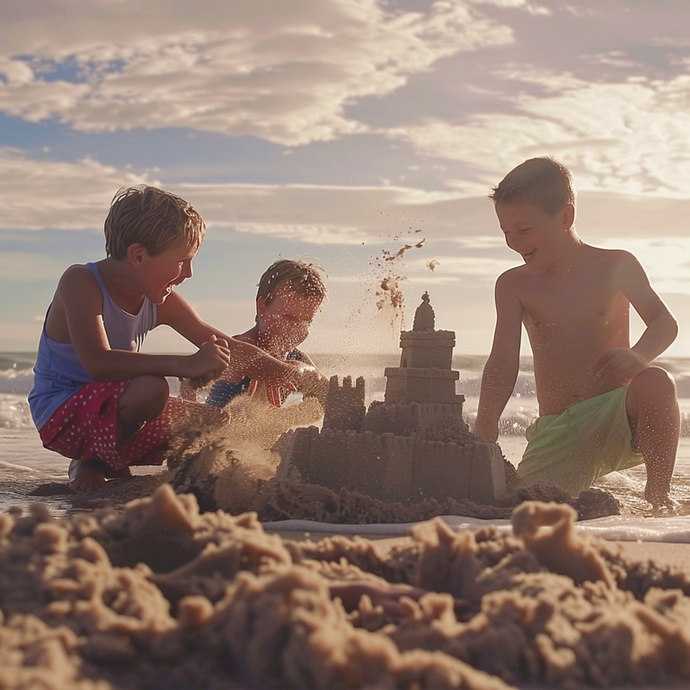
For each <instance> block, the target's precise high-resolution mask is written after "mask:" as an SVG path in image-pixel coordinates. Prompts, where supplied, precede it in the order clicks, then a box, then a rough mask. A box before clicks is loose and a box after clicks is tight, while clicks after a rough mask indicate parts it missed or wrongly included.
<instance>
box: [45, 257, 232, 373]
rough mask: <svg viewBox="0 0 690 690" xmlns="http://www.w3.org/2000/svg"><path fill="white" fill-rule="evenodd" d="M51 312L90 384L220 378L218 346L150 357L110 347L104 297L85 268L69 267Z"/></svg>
mask: <svg viewBox="0 0 690 690" xmlns="http://www.w3.org/2000/svg"><path fill="white" fill-rule="evenodd" d="M53 309H55V310H56V322H57V323H56V328H59V323H60V322H61V323H63V324H66V330H67V333H66V334H62V333H61V334H60V335H65V336H66V335H67V334H68V337H69V342H71V343H72V346H73V347H74V350H75V352H76V354H77V357H78V358H79V361H80V362H81V364H82V366H83V367H84V369H85V370H86V373H87V374H88V375H89V376H90V377H91V378H93V379H94V380H95V381H117V380H120V379H127V378H132V377H134V376H141V375H145V374H150V375H157V376H182V377H190V378H194V377H209V378H212V377H215V376H218V375H220V373H221V372H222V371H223V369H224V367H225V366H226V364H227V361H228V359H229V353H228V351H227V348H225V347H224V345H223V343H215V342H209V343H207V344H206V345H205V346H204V347H203V348H202V349H200V350H199V352H197V353H195V354H194V355H151V354H144V353H141V352H129V351H126V350H114V349H111V347H110V343H109V342H108V336H107V334H106V331H105V327H104V325H103V315H102V312H103V295H102V292H101V289H100V286H99V285H98V282H97V281H96V278H95V277H94V275H93V273H92V272H91V271H90V270H89V269H88V268H87V267H85V266H79V265H77V266H72V267H70V268H68V269H67V271H65V273H64V274H63V276H62V278H61V279H60V283H59V285H58V289H57V291H56V293H55V299H54V300H53V306H52V307H51V312H52V311H53ZM62 314H64V320H63V318H62ZM50 316H51V315H50V314H49V318H50ZM61 342H64V340H61Z"/></svg>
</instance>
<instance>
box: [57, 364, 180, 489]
mask: <svg viewBox="0 0 690 690" xmlns="http://www.w3.org/2000/svg"><path fill="white" fill-rule="evenodd" d="M168 394H169V389H168V382H167V381H166V380H165V379H164V378H163V377H161V376H137V377H136V378H133V379H132V380H131V381H130V382H129V383H128V384H127V387H126V388H125V390H124V391H123V392H122V395H121V396H120V398H119V400H118V404H117V424H118V426H119V427H120V432H121V433H119V434H118V440H117V444H116V449H117V450H118V451H121V450H122V448H123V447H124V446H125V444H126V443H127V442H128V441H129V440H130V439H131V438H132V437H133V436H134V435H135V434H136V433H137V431H139V429H141V427H142V426H143V425H144V424H145V423H146V422H147V421H149V420H150V419H155V417H157V416H158V415H160V413H161V412H162V411H163V409H164V408H165V403H166V402H167V400H168ZM104 470H105V468H104V464H103V462H102V461H101V460H94V461H92V460H72V462H70V465H69V470H68V473H67V474H68V477H69V482H68V485H69V487H70V488H71V489H72V490H73V491H77V492H80V491H96V489H100V488H101V487H102V486H103V485H104V484H105V471H104ZM111 476H112V475H111Z"/></svg>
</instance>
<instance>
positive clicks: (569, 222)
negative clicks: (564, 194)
mask: <svg viewBox="0 0 690 690" xmlns="http://www.w3.org/2000/svg"><path fill="white" fill-rule="evenodd" d="M561 214H562V215H561V219H562V221H563V229H564V230H570V228H572V227H573V223H574V222H575V206H573V204H566V205H565V206H564V207H563V210H562V211H561Z"/></svg>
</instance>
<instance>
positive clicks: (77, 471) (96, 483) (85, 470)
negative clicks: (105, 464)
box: [67, 460, 105, 493]
mask: <svg viewBox="0 0 690 690" xmlns="http://www.w3.org/2000/svg"><path fill="white" fill-rule="evenodd" d="M98 464H99V463H92V462H90V461H89V460H72V461H71V462H70V464H69V469H68V470H67V476H68V477H69V482H67V486H69V488H70V489H72V491H74V492H75V493H79V492H81V491H87V492H91V491H96V489H100V488H101V487H102V486H103V485H104V484H105V476H104V475H103V470H102V469H101V468H100V467H99V466H98Z"/></svg>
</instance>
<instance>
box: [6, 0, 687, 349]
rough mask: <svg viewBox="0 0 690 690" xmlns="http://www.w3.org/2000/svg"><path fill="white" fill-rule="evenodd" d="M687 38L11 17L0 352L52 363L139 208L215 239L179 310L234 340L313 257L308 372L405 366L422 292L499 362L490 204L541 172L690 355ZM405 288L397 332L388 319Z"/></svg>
mask: <svg viewBox="0 0 690 690" xmlns="http://www.w3.org/2000/svg"><path fill="white" fill-rule="evenodd" d="M689 25H690V3H685V2H683V1H682V0H676V1H671V0H655V1H654V2H649V1H648V0H628V1H624V0H620V1H619V0H583V1H580V0H573V1H566V2H560V1H559V0H541V1H535V2H531V1H529V0H436V1H433V0H233V1H232V2H218V1H217V0H166V1H163V0H147V2H145V3H142V2H134V1H132V0H25V1H24V2H21V3H18V2H16V0H0V257H1V260H0V350H3V351H25V350H28V351H33V350H35V349H36V346H37V342H38V338H39V335H40V329H41V324H42V321H43V317H44V314H45V310H46V308H47V306H48V304H49V303H50V300H51V298H52V295H53V292H54V290H55V286H56V284H57V281H58V279H59V277H60V275H61V274H62V272H63V271H64V269H65V268H66V267H67V266H69V265H71V264H74V263H84V262H87V261H97V260H99V259H101V258H103V257H104V256H105V254H104V241H103V230H102V228H103V220H104V218H105V216H106V215H107V212H108V207H109V204H110V200H111V199H112V197H113V196H114V194H115V193H116V192H117V190H118V189H119V188H120V187H121V186H124V185H131V184H139V183H146V184H152V185H156V186H160V187H162V188H164V189H167V190H169V191H171V192H174V193H176V194H179V195H180V196H182V197H184V198H185V199H187V200H188V201H190V202H191V203H192V204H193V205H194V206H195V207H196V208H197V209H198V210H199V212H200V213H201V214H202V216H203V217H204V219H205V220H206V223H207V225H208V232H207V234H206V238H205V240H204V243H203V245H202V248H201V250H200V252H199V255H198V256H197V257H196V259H195V260H194V265H193V268H194V276H193V278H192V279H190V280H188V281H187V282H185V283H184V284H183V285H182V286H180V287H179V288H178V289H179V291H180V293H181V294H183V295H184V296H185V297H186V298H187V299H188V300H189V301H190V302H191V303H192V305H193V306H194V307H195V308H196V309H197V311H198V312H199V314H200V315H201V317H202V318H203V319H205V320H206V321H208V322H209V323H212V324H213V325H215V326H217V327H218V328H221V329H222V330H224V331H225V332H228V333H231V334H232V333H238V332H242V331H244V330H246V329H247V328H249V327H250V326H251V325H252V323H253V316H254V299H255V293H256V285H257V283H258V280H259V277H260V275H261V274H262V273H263V271H264V270H265V269H266V268H267V267H268V265H269V264H270V263H272V262H273V261H274V260H276V259H277V258H279V257H284V258H292V259H294V258H301V259H305V260H310V261H316V262H317V263H319V264H321V265H322V266H323V268H324V270H325V273H326V274H327V276H328V279H327V282H328V287H329V291H330V298H329V301H328V302H327V303H326V304H325V305H324V308H323V311H322V313H321V314H320V315H319V316H318V317H317V320H316V321H315V323H314V326H313V329H312V334H311V335H310V337H309V340H308V341H307V343H306V344H305V350H306V351H307V352H313V353H318V352H337V351H347V352H393V351H395V350H396V348H397V339H398V331H399V329H400V328H401V327H405V328H410V327H411V320H412V316H413V313H414V309H415V307H416V306H417V304H419V301H420V297H421V295H422V293H423V292H424V291H428V292H429V294H430V296H431V303H432V305H433V307H434V309H435V311H436V327H437V328H441V329H446V330H454V331H455V332H456V341H457V344H456V350H455V351H456V353H467V354H486V353H488V351H489V348H490V345H491V337H492V332H493V326H494V307H493V285H494V282H495V280H496V277H497V276H498V275H499V274H500V273H501V272H502V271H504V270H506V269H508V268H510V267H512V266H515V265H518V264H519V263H520V262H521V261H522V260H521V258H520V257H519V256H518V255H517V254H515V253H513V252H511V251H510V250H509V249H507V248H506V247H505V244H504V242H503V237H502V233H501V231H500V229H499V227H498V223H497V221H496V218H495V214H494V211H493V207H492V203H491V201H490V200H488V199H487V194H489V193H490V191H491V188H492V187H493V186H495V185H496V184H498V182H499V181H500V180H501V179H502V178H503V176H504V175H505V174H506V173H507V172H508V171H509V170H511V169H512V168H513V167H515V166H516V165H518V164H519V163H521V162H522V161H523V160H525V159H527V158H531V157H534V156H540V155H551V156H555V157H556V158H557V159H558V160H560V161H561V162H563V163H564V164H565V165H567V166H568V167H569V168H570V170H571V171H572V173H573V176H574V179H575V183H576V187H577V191H578V216H577V221H576V228H577V231H578V233H579V235H580V237H581V238H582V239H583V240H585V241H586V242H589V243H591V244H594V245H597V246H602V247H607V248H613V247H617V248H623V249H628V250H630V251H633V252H634V253H635V254H636V256H637V257H638V258H639V259H640V261H641V263H642V264H643V266H644V267H645V269H646V270H647V273H648V275H649V277H650V279H651V281H652V283H653V285H654V286H655V288H656V289H657V291H658V292H659V293H660V294H661V296H662V298H663V299H664V300H665V301H666V302H667V304H668V305H669V307H670V308H671V309H672V311H673V312H674V314H675V315H676V317H677V318H678V320H679V323H680V335H679V338H678V340H677V341H676V343H674V344H673V345H672V346H671V348H670V350H669V351H668V353H669V354H671V355H674V356H683V357H685V356H690V334H689V333H690V330H689V329H688V327H689V326H690V271H689V270H688V265H689V261H690V258H689V257H690V251H689V250H690V233H689V232H688V221H687V219H688V217H689V216H690V191H689V190H690V38H689V37H688V33H687V27H688V26H689ZM422 240H423V242H422ZM408 244H409V245H412V247H411V248H410V249H409V250H406V251H404V252H403V253H402V255H401V256H400V257H399V258H398V259H396V260H394V261H386V260H385V259H386V258H389V257H391V256H394V255H396V254H397V253H398V252H399V251H400V250H401V249H404V247H405V246H406V245H408ZM417 244H421V246H420V247H416V246H415V245H417ZM389 272H390V273H391V274H392V275H394V276H396V277H399V278H400V281H399V285H400V288H401V290H402V292H403V294H404V297H405V316H404V318H401V317H400V315H399V314H397V313H395V312H394V311H393V310H392V308H389V306H388V305H387V303H385V302H386V301H385V300H384V307H383V308H381V309H379V308H378V307H377V302H380V301H381V295H380V294H377V293H380V292H381V290H380V283H381V281H382V279H383V278H385V277H386V275H387V274H388V273H389ZM639 328H640V326H639V323H636V324H634V326H633V335H634V336H635V335H636V333H639ZM147 343H148V344H147V348H148V349H149V350H150V351H175V352H187V351H191V349H190V347H191V346H189V344H188V343H185V342H184V341H182V340H181V339H180V338H179V336H177V334H174V333H171V332H169V331H164V330H163V329H156V331H154V333H152V334H151V336H150V337H149V340H148V341H147ZM526 351H528V350H526Z"/></svg>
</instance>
